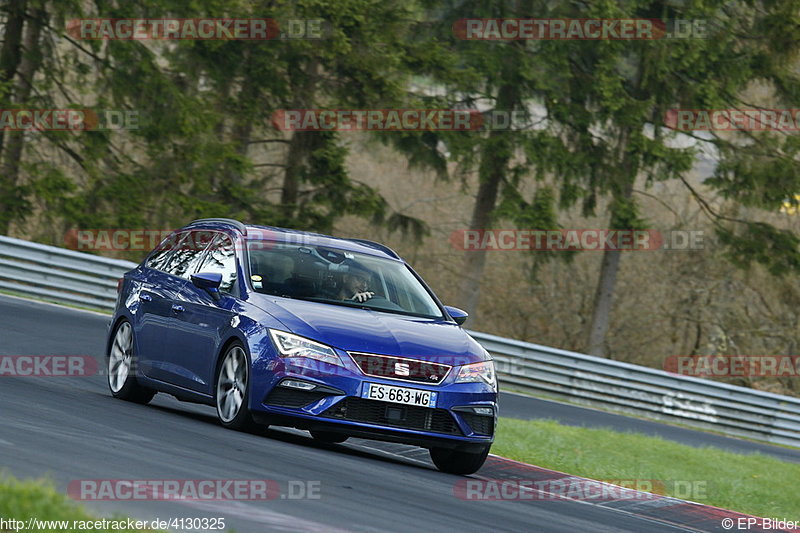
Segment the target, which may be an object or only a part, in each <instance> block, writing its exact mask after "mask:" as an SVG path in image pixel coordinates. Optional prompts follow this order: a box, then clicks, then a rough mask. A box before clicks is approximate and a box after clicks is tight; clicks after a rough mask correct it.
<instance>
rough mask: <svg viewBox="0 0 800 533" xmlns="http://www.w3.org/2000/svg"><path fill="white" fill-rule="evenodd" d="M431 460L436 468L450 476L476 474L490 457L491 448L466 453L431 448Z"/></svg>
mask: <svg viewBox="0 0 800 533" xmlns="http://www.w3.org/2000/svg"><path fill="white" fill-rule="evenodd" d="M430 453H431V460H433V464H435V465H436V468H438V469H439V470H441V471H442V472H447V473H448V474H457V475H462V476H464V475H467V474H474V473H475V472H477V471H478V470H480V468H481V467H482V466H483V463H484V462H485V461H486V457H487V456H488V455H489V446H486V447H485V448H484V449H483V450H481V451H479V452H464V451H460V450H449V449H447V448H431V449H430Z"/></svg>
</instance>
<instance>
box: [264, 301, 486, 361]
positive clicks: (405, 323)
mask: <svg viewBox="0 0 800 533" xmlns="http://www.w3.org/2000/svg"><path fill="white" fill-rule="evenodd" d="M252 303H254V304H255V305H257V306H258V307H260V308H261V309H263V310H264V311H266V312H267V313H269V314H270V315H272V316H273V317H275V318H276V319H277V320H279V321H280V322H281V323H283V324H284V325H285V326H286V327H287V329H289V330H290V331H291V332H292V333H296V334H297V335H302V336H304V337H308V338H310V339H313V340H316V341H319V342H322V343H324V344H328V345H330V346H333V347H335V348H340V349H342V350H345V351H349V352H366V353H377V354H385V355H396V356H401V357H409V358H413V359H420V360H424V361H432V362H441V363H446V364H451V365H461V364H467V363H472V362H476V361H483V360H485V359H487V358H488V356H487V353H486V351H485V350H484V349H483V348H482V347H481V346H480V344H478V343H477V342H476V341H475V340H474V339H473V338H472V337H470V336H469V335H468V334H467V333H466V332H465V331H464V330H463V329H461V328H460V327H459V326H457V325H456V324H453V323H452V322H445V321H443V320H441V319H439V320H436V319H428V318H418V317H412V316H405V315H398V314H393V313H385V312H380V311H372V310H369V309H361V308H353V307H346V306H339V305H333V304H324V303H318V302H308V301H304V300H292V299H288V298H276V297H273V296H268V295H264V294H254V295H253V300H252Z"/></svg>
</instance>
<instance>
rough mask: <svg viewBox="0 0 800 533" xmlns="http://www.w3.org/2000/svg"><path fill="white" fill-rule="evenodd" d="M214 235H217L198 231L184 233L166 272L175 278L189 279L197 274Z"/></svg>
mask: <svg viewBox="0 0 800 533" xmlns="http://www.w3.org/2000/svg"><path fill="white" fill-rule="evenodd" d="M214 235H215V233H212V232H210V231H198V230H195V231H188V232H186V233H184V234H183V235H182V236H181V238H180V240H179V241H178V244H177V246H176V247H175V253H173V254H172V256H171V257H170V258H169V261H168V262H167V265H166V267H165V268H164V270H165V271H166V272H167V273H168V274H172V275H173V276H179V277H183V278H188V277H189V275H190V274H193V273H194V272H195V269H196V268H197V265H198V264H199V263H200V260H201V259H202V258H203V251H204V250H205V249H206V247H208V243H209V242H210V241H211V239H212V238H213V236H214Z"/></svg>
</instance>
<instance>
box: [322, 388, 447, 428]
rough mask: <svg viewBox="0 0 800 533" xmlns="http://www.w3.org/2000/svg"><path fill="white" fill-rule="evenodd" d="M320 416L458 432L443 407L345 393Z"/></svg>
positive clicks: (400, 426)
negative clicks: (387, 400) (392, 401)
mask: <svg viewBox="0 0 800 533" xmlns="http://www.w3.org/2000/svg"><path fill="white" fill-rule="evenodd" d="M321 416H326V417H330V418H341V419H343V420H352V421H354V422H368V423H373V424H381V425H383V426H394V427H399V428H406V429H419V430H423V431H430V432H433V433H445V434H448V435H461V434H462V433H461V431H460V430H459V429H458V425H457V424H456V421H455V420H454V419H453V416H452V415H451V414H450V413H449V412H448V411H447V410H446V409H431V408H429V407H419V406H416V405H403V404H399V403H388V402H381V401H378V400H367V399H364V398H356V397H354V396H348V397H347V398H345V399H344V400H342V401H341V402H339V403H337V404H336V405H334V406H332V407H329V408H328V409H327V410H326V411H325V412H324V413H322V415H321Z"/></svg>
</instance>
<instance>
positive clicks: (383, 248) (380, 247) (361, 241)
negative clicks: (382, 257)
mask: <svg viewBox="0 0 800 533" xmlns="http://www.w3.org/2000/svg"><path fill="white" fill-rule="evenodd" d="M347 240H348V241H353V242H357V243H359V244H363V245H364V246H369V247H370V248H376V249H378V250H380V251H382V252H386V253H387V254H389V255H390V256H392V257H394V258H395V259H400V256H399V255H397V252H395V251H394V250H392V249H391V248H389V247H388V246H386V245H385V244H381V243H379V242H375V241H370V240H367V239H347Z"/></svg>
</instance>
